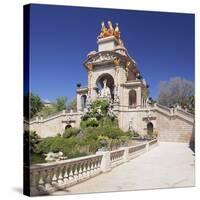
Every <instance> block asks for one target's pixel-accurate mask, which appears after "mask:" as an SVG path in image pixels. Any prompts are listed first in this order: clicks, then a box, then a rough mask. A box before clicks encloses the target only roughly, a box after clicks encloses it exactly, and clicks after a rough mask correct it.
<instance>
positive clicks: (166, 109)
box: [155, 103, 171, 114]
mask: <svg viewBox="0 0 200 200" xmlns="http://www.w3.org/2000/svg"><path fill="white" fill-rule="evenodd" d="M155 106H157V107H158V108H161V109H163V110H165V111H166V112H167V113H169V114H170V113H171V109H170V108H168V107H167V106H163V105H160V104H158V103H156V104H155Z"/></svg>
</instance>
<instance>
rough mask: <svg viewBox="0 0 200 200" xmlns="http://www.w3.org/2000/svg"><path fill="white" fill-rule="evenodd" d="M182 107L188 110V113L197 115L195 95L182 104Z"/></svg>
mask: <svg viewBox="0 0 200 200" xmlns="http://www.w3.org/2000/svg"><path fill="white" fill-rule="evenodd" d="M181 107H182V108H184V109H187V111H188V112H190V113H192V114H194V113H195V98H194V95H192V96H190V97H188V98H187V100H186V102H183V103H182V104H181Z"/></svg>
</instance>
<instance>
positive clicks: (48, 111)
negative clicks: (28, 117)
mask: <svg viewBox="0 0 200 200" xmlns="http://www.w3.org/2000/svg"><path fill="white" fill-rule="evenodd" d="M56 112H58V111H57V108H56V107H55V106H54V105H52V106H51V107H48V106H44V107H43V108H42V110H41V111H40V112H39V113H38V114H37V115H38V116H42V117H47V116H49V115H51V114H54V113H56Z"/></svg>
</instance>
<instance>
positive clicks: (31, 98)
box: [24, 93, 44, 119]
mask: <svg viewBox="0 0 200 200" xmlns="http://www.w3.org/2000/svg"><path fill="white" fill-rule="evenodd" d="M43 107H44V105H43V103H42V100H41V99H40V97H39V96H38V95H35V94H33V93H30V94H29V93H28V94H27V95H25V96H24V116H25V117H26V118H27V119H29V118H33V117H35V116H36V115H37V113H38V112H39V111H41V109H42V108H43Z"/></svg>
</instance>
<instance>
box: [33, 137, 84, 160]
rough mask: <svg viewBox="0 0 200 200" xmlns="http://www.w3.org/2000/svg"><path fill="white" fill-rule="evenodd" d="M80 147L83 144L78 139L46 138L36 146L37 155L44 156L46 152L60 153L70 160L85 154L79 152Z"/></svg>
mask: <svg viewBox="0 0 200 200" xmlns="http://www.w3.org/2000/svg"><path fill="white" fill-rule="evenodd" d="M82 146H84V142H83V140H82V139H81V138H78V137H70V138H65V137H60V136H55V137H47V138H44V139H43V140H42V141H41V142H40V143H39V144H38V145H37V153H39V154H46V153H48V152H59V151H62V152H63V153H64V155H65V156H67V157H68V158H70V157H73V156H74V155H76V154H79V153H83V154H84V155H85V154H87V153H86V152H81V147H82Z"/></svg>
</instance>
